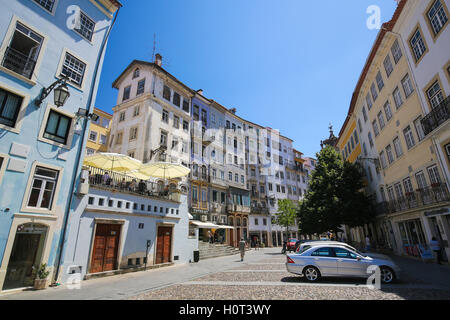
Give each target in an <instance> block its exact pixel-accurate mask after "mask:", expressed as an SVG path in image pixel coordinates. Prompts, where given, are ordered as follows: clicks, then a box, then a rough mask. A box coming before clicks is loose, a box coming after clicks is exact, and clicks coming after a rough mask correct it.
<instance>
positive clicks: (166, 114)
mask: <svg viewBox="0 0 450 320" xmlns="http://www.w3.org/2000/svg"><path fill="white" fill-rule="evenodd" d="M162 122H165V123H169V112H167V111H166V110H163V111H162Z"/></svg>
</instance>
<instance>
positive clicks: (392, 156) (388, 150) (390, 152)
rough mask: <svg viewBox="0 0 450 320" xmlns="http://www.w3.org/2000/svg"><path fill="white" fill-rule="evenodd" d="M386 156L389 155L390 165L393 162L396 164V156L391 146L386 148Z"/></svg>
mask: <svg viewBox="0 0 450 320" xmlns="http://www.w3.org/2000/svg"><path fill="white" fill-rule="evenodd" d="M386 155H387V159H388V161H389V164H391V163H392V162H394V154H393V153H392V147H391V145H388V146H387V147H386Z"/></svg>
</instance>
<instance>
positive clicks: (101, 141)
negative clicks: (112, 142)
mask: <svg viewBox="0 0 450 320" xmlns="http://www.w3.org/2000/svg"><path fill="white" fill-rule="evenodd" d="M106 140H107V137H106V136H105V135H104V134H101V135H100V144H103V145H106Z"/></svg>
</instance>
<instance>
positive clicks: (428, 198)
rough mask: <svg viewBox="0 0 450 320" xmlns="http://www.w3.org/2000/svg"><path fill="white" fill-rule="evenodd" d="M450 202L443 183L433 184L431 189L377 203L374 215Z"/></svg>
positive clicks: (419, 190) (447, 191)
mask: <svg viewBox="0 0 450 320" xmlns="http://www.w3.org/2000/svg"><path fill="white" fill-rule="evenodd" d="M445 201H450V193H449V190H448V188H447V185H446V184H445V183H438V184H433V185H432V186H431V187H426V188H422V189H418V190H417V191H414V192H409V193H406V194H405V195H404V196H403V197H398V198H397V199H395V200H392V201H385V202H380V203H377V205H376V213H377V214H387V213H395V212H401V211H405V210H410V209H414V208H420V207H423V206H427V205H431V204H436V203H440V202H445Z"/></svg>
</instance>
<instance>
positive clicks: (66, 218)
mask: <svg viewBox="0 0 450 320" xmlns="http://www.w3.org/2000/svg"><path fill="white" fill-rule="evenodd" d="M119 11H120V7H119V9H117V12H116V14H115V16H114V20H113V22H112V24H111V26H110V27H109V30H108V32H107V33H106V35H105V37H104V39H103V42H102V45H101V47H100V54H99V55H98V58H97V62H96V65H95V69H94V76H93V78H92V79H93V81H92V84H91V90H90V93H89V98H88V102H87V104H86V105H87V106H88V108H89V112H88V113H92V112H93V106H91V105H92V100H93V96H94V88H95V85H96V83H97V77H98V69H99V66H100V61H101V60H102V57H103V54H104V51H105V47H106V43H107V42H108V38H109V34H110V33H111V30H112V28H113V27H114V24H115V22H116V19H117V16H118V15H119ZM91 109H92V111H91ZM88 121H89V120H88V118H86V119H85V121H84V123H83V133H82V135H81V139H80V142H81V143H80V146H79V148H78V153H77V159H76V162H75V165H74V170H73V178H72V183H71V185H70V193H69V194H70V200H69V204H68V205H67V209H66V212H65V214H64V223H63V233H62V237H61V241H60V244H59V249H58V255H57V259H56V261H57V266H56V272H55V273H54V276H53V281H52V284H56V283H57V282H58V277H59V269H60V267H61V262H62V253H63V251H64V241H65V238H66V232H67V225H68V222H69V214H70V208H71V207H72V202H73V198H74V189H75V184H76V180H77V176H78V167H79V166H80V162H81V155H82V154H83V146H84V138H85V136H86V131H87V128H88V126H87V124H88Z"/></svg>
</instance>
